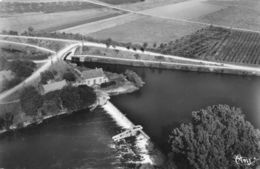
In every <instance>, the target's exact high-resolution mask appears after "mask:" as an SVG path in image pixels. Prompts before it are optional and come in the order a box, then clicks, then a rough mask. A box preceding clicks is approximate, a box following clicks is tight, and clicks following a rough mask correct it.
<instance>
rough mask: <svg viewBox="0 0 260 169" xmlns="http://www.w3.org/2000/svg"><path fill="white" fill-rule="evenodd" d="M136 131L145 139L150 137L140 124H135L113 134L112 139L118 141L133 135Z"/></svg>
mask: <svg viewBox="0 0 260 169" xmlns="http://www.w3.org/2000/svg"><path fill="white" fill-rule="evenodd" d="M137 132H140V133H141V134H142V135H143V136H144V137H145V138H146V139H150V137H149V136H148V135H147V134H146V133H145V132H144V131H143V127H142V126H141V125H136V126H134V127H132V128H130V129H127V130H126V131H124V132H122V133H120V134H117V135H115V136H113V137H112V139H113V140H114V141H120V140H122V139H125V138H127V137H131V136H135V135H136V134H137Z"/></svg>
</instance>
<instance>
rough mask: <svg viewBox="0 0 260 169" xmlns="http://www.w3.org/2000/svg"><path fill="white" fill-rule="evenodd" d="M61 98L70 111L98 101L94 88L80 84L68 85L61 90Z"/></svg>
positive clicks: (86, 106)
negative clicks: (75, 85)
mask: <svg viewBox="0 0 260 169" xmlns="http://www.w3.org/2000/svg"><path fill="white" fill-rule="evenodd" d="M60 98H61V101H62V105H63V107H64V108H67V109H68V110H69V111H76V110H79V109H85V108H88V107H89V106H90V105H92V104H93V103H95V101H96V98H97V96H96V93H95V91H94V89H92V88H90V87H88V86H86V85H80V86H78V87H72V86H68V87H65V88H63V89H62V90H61V93H60Z"/></svg>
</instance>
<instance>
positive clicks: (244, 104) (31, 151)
mask: <svg viewBox="0 0 260 169" xmlns="http://www.w3.org/2000/svg"><path fill="white" fill-rule="evenodd" d="M86 65H87V66H90V67H93V68H94V67H101V66H102V67H103V68H104V69H105V70H110V71H114V72H122V71H124V70H126V69H132V70H134V71H136V72H137V73H138V74H139V75H140V76H141V77H142V78H143V80H144V81H145V83H146V84H145V86H144V87H143V88H141V90H139V91H137V92H135V93H132V94H125V95H121V96H114V97H112V99H111V102H112V103H113V104H114V105H115V106H116V107H118V108H119V110H121V111H122V112H123V113H125V114H126V116H127V117H128V118H129V119H130V120H132V122H133V123H134V124H140V125H142V126H143V127H144V131H145V132H146V133H147V134H148V135H149V136H150V137H151V139H152V141H153V142H154V143H155V144H156V145H157V146H158V147H159V148H160V149H161V150H163V152H165V154H166V153H167V152H168V150H169V145H168V144H167V138H168V134H169V132H170V130H171V129H172V128H174V127H178V126H179V125H180V124H181V123H182V122H189V121H190V119H191V112H192V111H193V110H199V109H201V108H204V107H206V106H210V105H213V104H228V105H232V106H238V107H241V108H242V110H243V111H244V112H245V114H246V118H247V119H248V120H249V121H250V122H251V123H252V124H253V125H254V126H256V127H258V128H260V116H259V115H258V113H259V112H260V104H259V102H260V78H258V77H242V76H235V75H221V74H213V73H198V72H188V71H187V72H186V71H177V70H158V69H149V68H134V67H129V66H118V65H117V66H115V65H106V64H94V63H89V64H86ZM118 130H119V129H118V127H116V125H115V123H114V122H113V121H112V120H111V118H110V117H108V116H107V115H105V114H104V112H102V111H98V112H96V113H90V112H78V113H75V114H73V115H70V116H65V117H62V118H56V119H52V120H49V121H48V122H45V123H43V124H41V125H39V126H36V127H31V128H28V129H24V130H21V131H18V132H15V133H13V134H9V135H8V136H5V137H4V138H1V139H0V164H1V165H0V167H2V166H3V167H5V168H10V169H13V168H19V167H20V168H25V169H44V168H65V167H66V168H80V167H82V166H85V168H88V167H90V166H91V167H93V168H104V166H107V167H105V168H113V165H114V163H115V162H116V161H117V159H116V155H115V153H114V150H113V148H111V142H112V141H111V137H112V136H113V135H114V134H115V133H116V132H118Z"/></svg>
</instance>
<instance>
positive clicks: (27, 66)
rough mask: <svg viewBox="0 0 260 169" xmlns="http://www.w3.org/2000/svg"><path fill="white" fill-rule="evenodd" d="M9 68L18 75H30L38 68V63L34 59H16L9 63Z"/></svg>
mask: <svg viewBox="0 0 260 169" xmlns="http://www.w3.org/2000/svg"><path fill="white" fill-rule="evenodd" d="M8 66H9V69H10V70H11V71H12V72H14V73H15V74H16V76H18V77H28V76H30V75H31V74H32V73H33V72H34V69H35V68H36V64H35V63H34V62H32V61H21V60H15V61H11V62H9V64H8Z"/></svg>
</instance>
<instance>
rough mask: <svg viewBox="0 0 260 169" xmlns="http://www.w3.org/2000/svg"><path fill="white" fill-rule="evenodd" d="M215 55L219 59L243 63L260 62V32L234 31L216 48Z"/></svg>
mask: <svg viewBox="0 0 260 169" xmlns="http://www.w3.org/2000/svg"><path fill="white" fill-rule="evenodd" d="M213 50H216V51H217V52H216V53H215V55H213V58H215V59H216V60H218V61H224V62H235V63H241V64H260V34H259V33H252V32H244V31H232V33H231V34H230V35H229V36H228V38H226V39H225V40H223V41H222V42H221V45H220V46H219V47H217V48H214V49H213Z"/></svg>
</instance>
